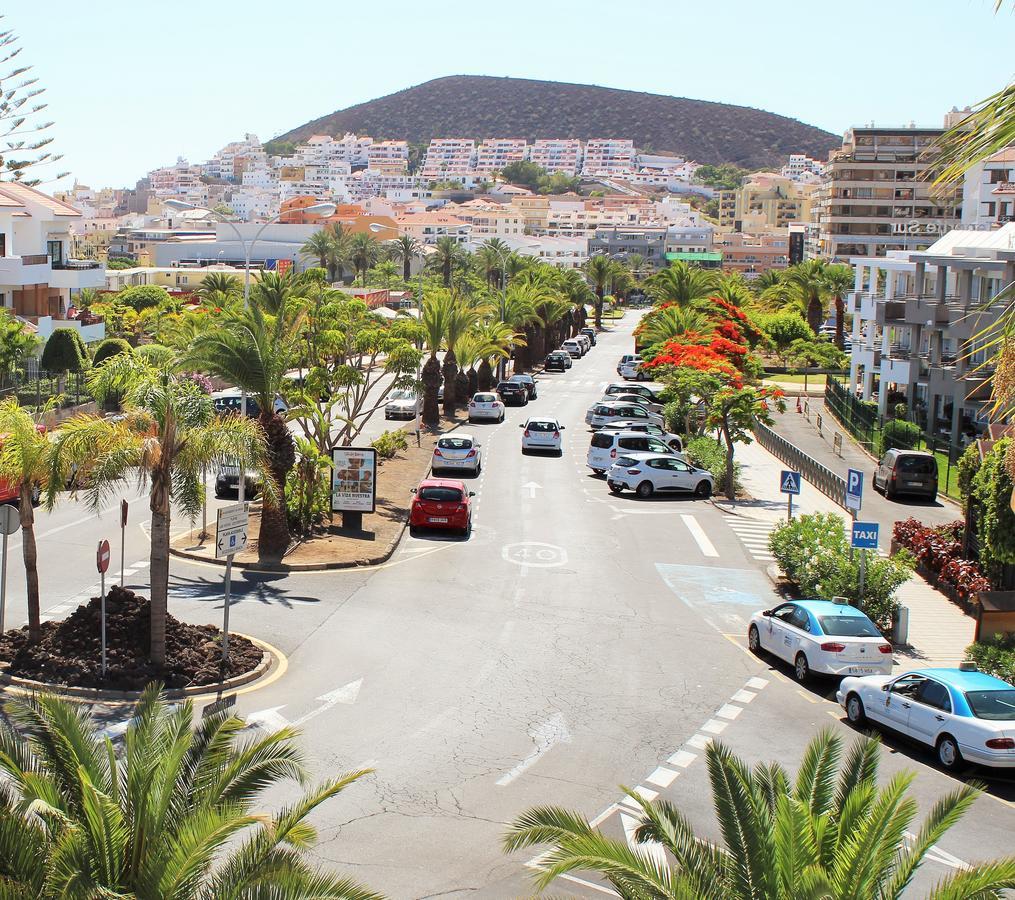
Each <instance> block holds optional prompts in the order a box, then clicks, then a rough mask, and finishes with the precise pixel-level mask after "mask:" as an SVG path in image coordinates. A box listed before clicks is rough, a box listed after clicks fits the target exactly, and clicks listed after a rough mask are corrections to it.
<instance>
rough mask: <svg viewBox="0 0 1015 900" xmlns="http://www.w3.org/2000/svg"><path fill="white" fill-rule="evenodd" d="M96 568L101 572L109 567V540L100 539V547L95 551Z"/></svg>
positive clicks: (103, 572) (104, 571)
mask: <svg viewBox="0 0 1015 900" xmlns="http://www.w3.org/2000/svg"><path fill="white" fill-rule="evenodd" d="M95 568H96V569H98V570H99V572H100V573H101V574H105V573H106V570H107V569H108V568H109V541H99V549H98V550H96V551H95Z"/></svg>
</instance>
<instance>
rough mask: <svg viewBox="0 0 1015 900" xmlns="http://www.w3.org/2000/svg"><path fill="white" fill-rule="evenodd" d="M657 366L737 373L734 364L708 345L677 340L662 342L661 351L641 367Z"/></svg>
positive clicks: (727, 373)
mask: <svg viewBox="0 0 1015 900" xmlns="http://www.w3.org/2000/svg"><path fill="white" fill-rule="evenodd" d="M659 366H688V367H690V368H692V369H697V370H698V371H700V372H716V373H721V374H724V375H730V376H735V375H737V369H736V366H735V365H734V364H733V363H731V362H730V360H729V359H728V358H727V357H726V356H724V355H723V354H721V353H718V352H716V351H715V350H713V349H712V348H711V347H710V346H709V347H703V346H702V345H700V344H684V343H678V342H677V341H667V342H666V343H665V344H663V349H662V352H660V353H659V354H658V355H657V356H656V357H655V358H654V359H651V360H649V361H648V362H646V363H644V364H643V365H642V368H645V369H654V368H657V367H659Z"/></svg>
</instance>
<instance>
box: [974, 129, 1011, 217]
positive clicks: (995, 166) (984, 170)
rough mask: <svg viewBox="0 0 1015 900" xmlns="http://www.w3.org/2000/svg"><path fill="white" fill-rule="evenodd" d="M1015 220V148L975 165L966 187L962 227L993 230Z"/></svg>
mask: <svg viewBox="0 0 1015 900" xmlns="http://www.w3.org/2000/svg"><path fill="white" fill-rule="evenodd" d="M1008 222H1015V147H1009V148H1007V149H1006V150H1001V151H1000V152H998V153H995V154H994V155H993V156H991V157H989V158H987V159H985V160H984V161H983V162H980V163H977V164H976V165H974V166H972V167H971V168H970V169H969V170H968V171H967V172H966V175H965V179H964V183H963V186H962V227H963V228H978V229H985V230H990V229H993V228H1000V227H1001V226H1002V225H1006V224H1007V223H1008Z"/></svg>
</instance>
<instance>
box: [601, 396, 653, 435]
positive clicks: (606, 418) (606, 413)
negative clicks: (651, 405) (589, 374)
mask: <svg viewBox="0 0 1015 900" xmlns="http://www.w3.org/2000/svg"><path fill="white" fill-rule="evenodd" d="M622 419H631V420H632V421H636V422H637V421H640V422H655V424H656V425H659V426H660V427H661V426H662V424H663V417H662V416H660V415H657V414H656V413H651V412H649V411H648V410H647V409H645V407H644V406H640V405H636V404H634V403H612V402H606V401H603V400H600V401H599V402H598V403H595V404H593V405H592V406H590V407H589V409H588V412H586V413H585V424H586V425H591V426H592V428H593V430H595V429H599V428H602V427H603V426H604V425H607V424H609V423H610V422H619V421H620V420H622Z"/></svg>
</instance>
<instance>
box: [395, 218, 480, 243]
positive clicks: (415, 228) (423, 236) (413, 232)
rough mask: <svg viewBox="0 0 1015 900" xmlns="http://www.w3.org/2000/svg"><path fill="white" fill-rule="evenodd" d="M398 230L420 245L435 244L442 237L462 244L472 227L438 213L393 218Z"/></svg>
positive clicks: (458, 219) (467, 237) (466, 239)
mask: <svg viewBox="0 0 1015 900" xmlns="http://www.w3.org/2000/svg"><path fill="white" fill-rule="evenodd" d="M395 221H396V222H397V223H398V230H399V231H400V232H401V233H402V234H408V235H410V236H412V237H414V238H415V239H416V240H417V241H419V242H420V243H421V244H436V243H437V241H438V240H439V239H440V238H442V237H450V238H453V239H454V240H455V241H456V242H457V243H459V244H464V243H466V242H467V241H468V240H469V235H470V232H471V231H472V226H471V225H470V224H469V223H468V222H465V221H463V220H462V219H460V218H458V217H457V216H452V215H448V214H447V213H440V212H426V213H407V214H400V215H397V216H395Z"/></svg>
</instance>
